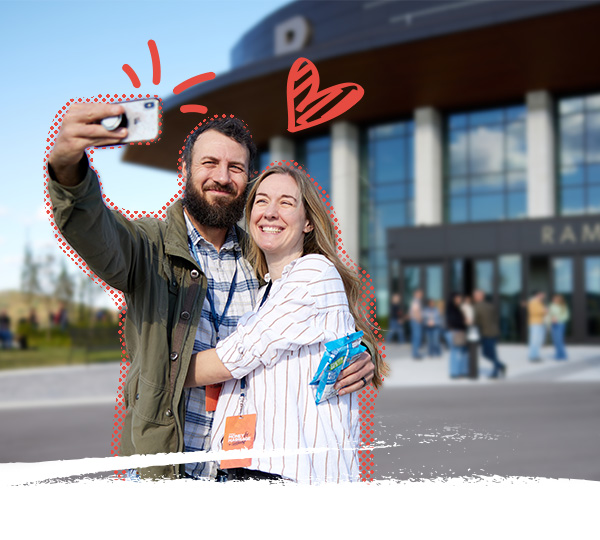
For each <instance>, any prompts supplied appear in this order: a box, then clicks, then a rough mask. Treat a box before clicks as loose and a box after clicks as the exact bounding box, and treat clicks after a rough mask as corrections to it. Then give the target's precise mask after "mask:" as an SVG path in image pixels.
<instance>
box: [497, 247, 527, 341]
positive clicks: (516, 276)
mask: <svg viewBox="0 0 600 540" xmlns="http://www.w3.org/2000/svg"><path fill="white" fill-rule="evenodd" d="M522 290H523V272H522V259H521V256H520V255H502V256H500V257H498V300H499V310H498V311H499V313H498V315H499V317H498V319H499V323H500V337H501V339H502V341H509V342H516V341H521V339H522V328H523V317H522V314H523V311H522V308H521V292H522Z"/></svg>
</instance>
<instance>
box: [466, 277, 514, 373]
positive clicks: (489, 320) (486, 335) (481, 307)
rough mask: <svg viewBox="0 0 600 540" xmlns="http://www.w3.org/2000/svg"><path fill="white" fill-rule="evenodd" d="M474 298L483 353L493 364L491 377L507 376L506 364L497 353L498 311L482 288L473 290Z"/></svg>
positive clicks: (476, 322)
mask: <svg viewBox="0 0 600 540" xmlns="http://www.w3.org/2000/svg"><path fill="white" fill-rule="evenodd" d="M473 300H474V301H475V305H474V311H475V326H477V328H478V329H479V335H480V340H481V353H482V354H483V356H484V358H487V359H488V360H489V361H490V362H491V363H492V366H493V367H492V374H491V375H490V378H492V379H497V378H498V377H500V376H502V377H505V376H506V364H504V363H502V362H500V360H498V353H497V344H498V336H499V335H500V326H499V324H498V312H497V311H496V308H495V307H494V306H493V304H492V303H491V302H488V301H487V300H486V299H485V294H484V292H483V291H482V290H479V289H478V290H475V291H473Z"/></svg>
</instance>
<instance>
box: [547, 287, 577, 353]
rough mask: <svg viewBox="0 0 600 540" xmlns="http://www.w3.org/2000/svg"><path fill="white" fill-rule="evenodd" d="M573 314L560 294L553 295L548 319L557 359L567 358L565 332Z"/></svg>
mask: <svg viewBox="0 0 600 540" xmlns="http://www.w3.org/2000/svg"><path fill="white" fill-rule="evenodd" d="M570 316H571V314H570V312H569V307H568V306H567V303H566V302H565V299H564V297H563V296H562V295H560V294H555V295H554V296H553V297H552V302H551V304H550V306H549V307H548V319H549V323H550V332H551V335H552V341H553V343H554V348H555V349H556V356H555V357H554V358H555V359H556V360H566V359H567V351H566V350H565V332H566V329H567V323H568V322H569V318H570Z"/></svg>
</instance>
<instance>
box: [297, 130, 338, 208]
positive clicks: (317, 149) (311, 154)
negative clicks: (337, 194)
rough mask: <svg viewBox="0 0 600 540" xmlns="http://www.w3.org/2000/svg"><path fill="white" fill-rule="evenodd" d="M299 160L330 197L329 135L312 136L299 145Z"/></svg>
mask: <svg viewBox="0 0 600 540" xmlns="http://www.w3.org/2000/svg"><path fill="white" fill-rule="evenodd" d="M298 153H299V156H300V157H299V161H300V162H301V163H303V164H304V165H305V166H306V170H307V172H308V174H310V177H311V178H312V179H313V180H314V181H315V182H317V184H319V185H320V186H321V188H322V189H324V190H325V191H326V192H327V194H328V195H329V198H330V199H331V137H330V136H329V135H325V136H322V137H313V138H312V139H306V140H305V141H304V142H302V143H301V144H300V146H299V152H298Z"/></svg>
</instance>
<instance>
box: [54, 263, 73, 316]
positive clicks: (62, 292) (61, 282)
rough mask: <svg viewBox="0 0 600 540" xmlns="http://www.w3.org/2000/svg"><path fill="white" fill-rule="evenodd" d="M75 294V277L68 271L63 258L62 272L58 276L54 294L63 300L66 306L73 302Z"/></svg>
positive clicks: (60, 300)
mask: <svg viewBox="0 0 600 540" xmlns="http://www.w3.org/2000/svg"><path fill="white" fill-rule="evenodd" d="M74 295H75V283H74V281H73V277H72V276H71V275H70V274H69V273H68V272H67V266H66V265H65V261H64V260H63V262H62V264H61V267H60V272H59V273H58V276H57V277H56V282H55V286H54V296H55V297H56V299H57V300H58V301H59V302H62V303H63V304H64V305H65V306H70V305H71V303H72V302H73V296H74Z"/></svg>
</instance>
